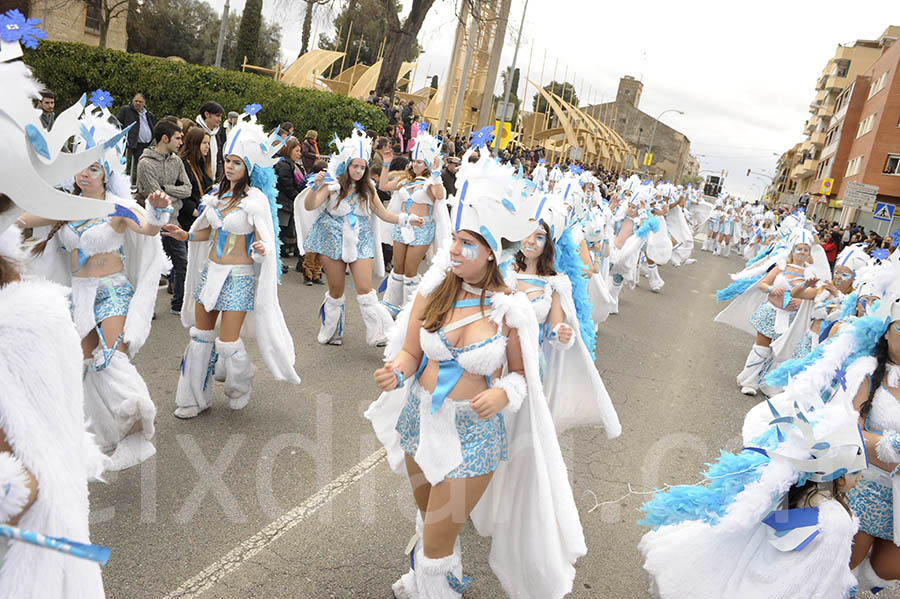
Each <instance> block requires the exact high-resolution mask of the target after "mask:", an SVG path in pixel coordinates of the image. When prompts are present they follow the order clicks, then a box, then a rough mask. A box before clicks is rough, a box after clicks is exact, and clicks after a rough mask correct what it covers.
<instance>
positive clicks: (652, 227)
mask: <svg viewBox="0 0 900 599" xmlns="http://www.w3.org/2000/svg"><path fill="white" fill-rule="evenodd" d="M657 231H659V219H658V218H656V215H650V217H648V218H647V220H645V221H644V222H643V223H642V224H641V226H640V227H638V230H637V231H635V232H634V234H635V235H637V236H638V237H640V238H641V239H644V238H645V237H647V235H649V234H650V233H651V232H653V233H656V232H657Z"/></svg>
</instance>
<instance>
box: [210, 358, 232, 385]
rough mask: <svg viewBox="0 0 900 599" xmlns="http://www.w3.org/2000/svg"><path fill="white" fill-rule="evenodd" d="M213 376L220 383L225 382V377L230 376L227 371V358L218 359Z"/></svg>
mask: <svg viewBox="0 0 900 599" xmlns="http://www.w3.org/2000/svg"><path fill="white" fill-rule="evenodd" d="M213 378H215V379H216V381H217V382H219V383H224V382H225V379H226V378H228V373H227V372H225V360H216V368H215V375H214V377H213Z"/></svg>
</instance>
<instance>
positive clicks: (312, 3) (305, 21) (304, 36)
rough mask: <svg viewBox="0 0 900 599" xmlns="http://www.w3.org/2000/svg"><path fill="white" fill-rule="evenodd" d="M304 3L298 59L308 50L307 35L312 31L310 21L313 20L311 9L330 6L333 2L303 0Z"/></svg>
mask: <svg viewBox="0 0 900 599" xmlns="http://www.w3.org/2000/svg"><path fill="white" fill-rule="evenodd" d="M303 1H304V2H305V3H306V15H305V16H304V17H303V30H302V33H301V37H300V41H301V45H300V54H298V55H297V57H298V58H299V57H300V56H303V55H304V54H306V52H307V51H308V50H309V34H310V30H311V29H312V19H313V9H314V7H315V6H324V5H326V4H331V3H332V2H333V1H334V0H303Z"/></svg>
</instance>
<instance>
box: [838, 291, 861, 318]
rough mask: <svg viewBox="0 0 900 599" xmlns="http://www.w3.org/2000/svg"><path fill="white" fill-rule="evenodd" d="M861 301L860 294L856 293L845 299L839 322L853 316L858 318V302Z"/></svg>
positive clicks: (842, 303)
mask: <svg viewBox="0 0 900 599" xmlns="http://www.w3.org/2000/svg"><path fill="white" fill-rule="evenodd" d="M858 300H859V292H857V291H854V292H853V293H851V294H850V295H848V296H847V297H845V298H844V301H842V302H841V315H840V316H839V317H838V320H845V319H847V318H850V317H851V316H856V302H857V301H858Z"/></svg>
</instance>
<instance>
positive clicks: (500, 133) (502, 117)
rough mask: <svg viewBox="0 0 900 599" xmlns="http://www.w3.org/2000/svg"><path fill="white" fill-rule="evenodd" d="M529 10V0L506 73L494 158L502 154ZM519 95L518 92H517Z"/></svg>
mask: <svg viewBox="0 0 900 599" xmlns="http://www.w3.org/2000/svg"><path fill="white" fill-rule="evenodd" d="M527 10H528V0H525V7H524V8H522V23H521V25H519V33H518V35H517V36H516V49H515V50H514V51H513V61H512V66H511V67H509V69H508V70H507V71H506V85H504V86H503V87H505V88H506V89H504V90H503V113H502V114H501V115H500V128H499V129H498V130H497V139H496V140H494V156H497V155H498V154H499V153H500V138H501V137H503V125H504V124H506V110H507V109H506V107H507V106H509V94H510V92H511V91H512V89H511V87H512V77H513V73H515V71H516V60H518V58H519V44H521V43H522V30H523V29H525V11H527ZM517 93H518V92H517Z"/></svg>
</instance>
